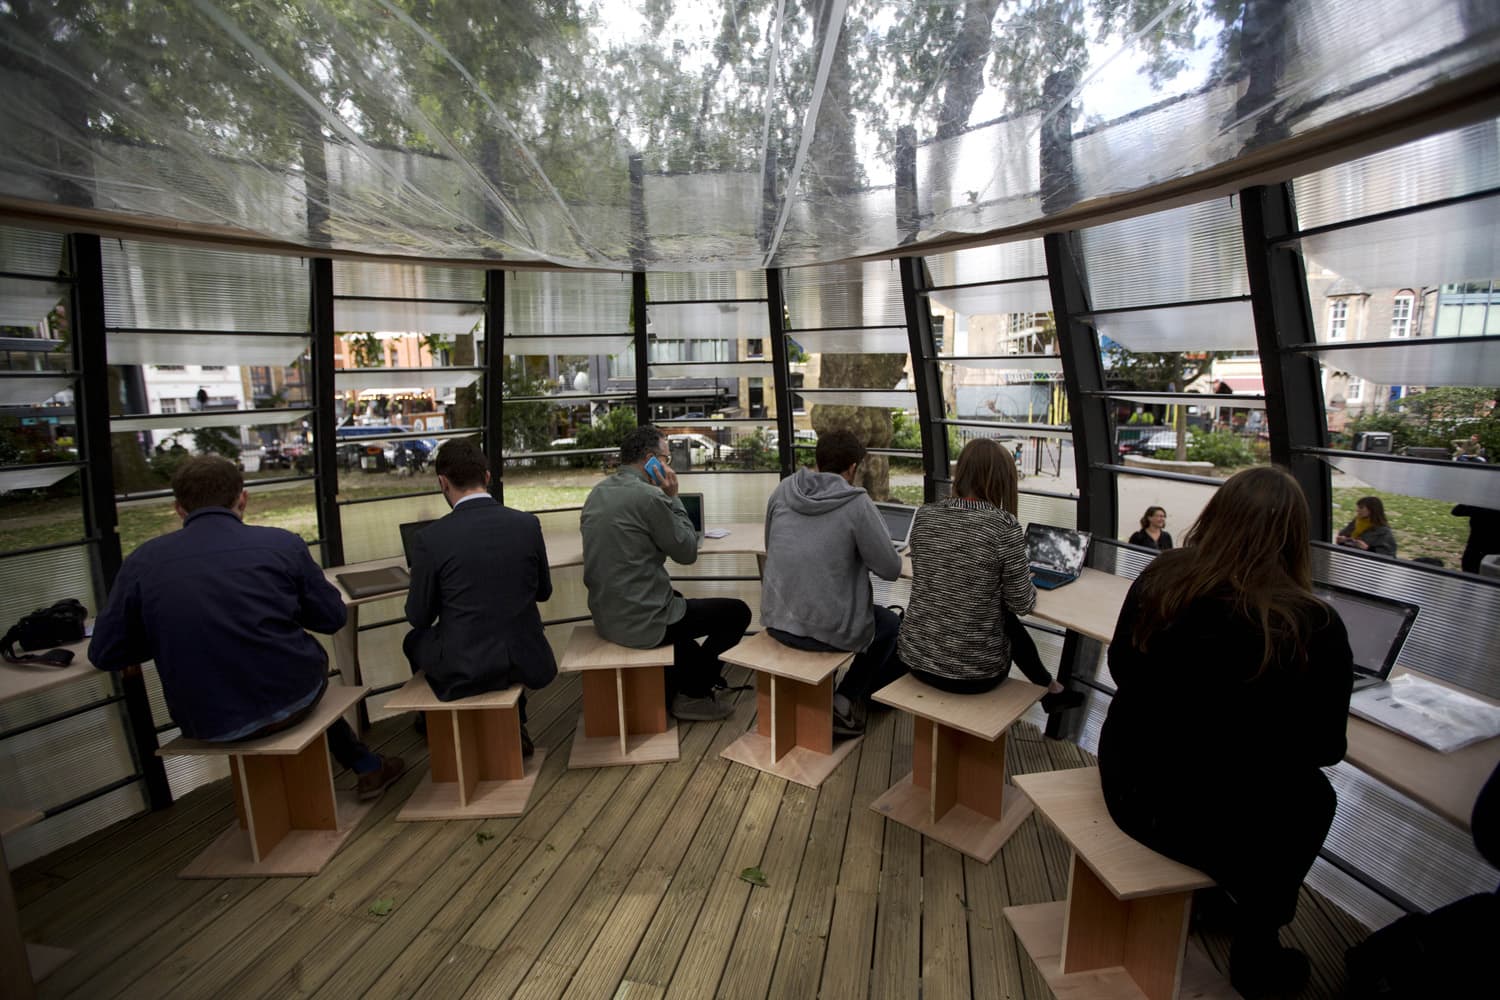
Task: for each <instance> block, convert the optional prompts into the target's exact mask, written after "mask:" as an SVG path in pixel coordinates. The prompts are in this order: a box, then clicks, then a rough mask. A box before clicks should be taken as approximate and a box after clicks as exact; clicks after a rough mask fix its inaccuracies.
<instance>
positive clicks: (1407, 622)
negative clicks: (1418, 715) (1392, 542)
mask: <svg viewBox="0 0 1500 1000" xmlns="http://www.w3.org/2000/svg"><path fill="white" fill-rule="evenodd" d="M1313 593H1315V594H1317V595H1318V598H1319V599H1320V600H1323V601H1326V602H1328V604H1329V605H1330V606H1331V607H1332V608H1333V610H1335V611H1337V612H1338V613H1339V617H1340V618H1342V619H1343V620H1344V628H1345V629H1347V630H1348V632H1349V648H1350V649H1351V650H1352V651H1353V652H1354V669H1355V670H1357V671H1358V672H1359V673H1362V674H1373V675H1375V676H1376V677H1380V678H1382V679H1384V678H1385V677H1387V676H1389V675H1390V672H1391V668H1392V667H1394V666H1395V665H1396V657H1398V656H1400V655H1401V646H1402V645H1403V644H1404V643H1405V642H1406V635H1407V633H1408V632H1410V631H1411V627H1412V623H1413V622H1415V621H1416V620H1417V611H1418V610H1419V609H1418V607H1417V606H1416V605H1415V604H1408V603H1407V602H1406V601H1397V600H1393V599H1392V598H1389V597H1377V596H1375V595H1374V594H1365V593H1361V592H1360V591H1357V590H1350V589H1348V588H1347V587H1335V586H1334V585H1332V584H1328V583H1315V584H1313Z"/></svg>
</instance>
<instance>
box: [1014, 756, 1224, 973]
mask: <svg viewBox="0 0 1500 1000" xmlns="http://www.w3.org/2000/svg"><path fill="white" fill-rule="evenodd" d="M1015 782H1016V786H1017V787H1018V788H1020V789H1021V791H1023V792H1025V793H1026V795H1027V796H1028V797H1029V798H1030V799H1031V800H1032V801H1033V802H1034V803H1036V808H1037V809H1038V810H1040V812H1041V814H1042V815H1043V816H1045V817H1046V818H1047V821H1048V822H1049V823H1051V824H1052V825H1053V826H1055V827H1057V832H1058V833H1060V834H1062V836H1063V839H1064V840H1066V841H1067V842H1068V845H1069V846H1070V847H1072V848H1073V866H1072V871H1071V873H1070V874H1069V877H1068V898H1067V901H1066V902H1061V903H1037V904H1033V905H1031V906H1007V907H1006V908H1005V919H1006V920H1009V921H1010V925H1011V927H1012V928H1013V929H1014V930H1015V932H1016V937H1017V938H1018V939H1019V940H1020V942H1021V947H1023V948H1025V949H1026V953H1027V954H1028V955H1030V956H1031V960H1032V961H1033V962H1035V963H1036V965H1037V969H1038V971H1040V972H1041V974H1042V978H1043V979H1045V980H1046V981H1047V985H1048V986H1049V987H1051V988H1052V991H1053V992H1054V993H1056V994H1057V995H1058V996H1059V997H1062V996H1084V995H1087V996H1090V997H1132V998H1134V997H1139V996H1141V995H1142V994H1144V995H1145V996H1146V997H1148V998H1149V1000H1171V998H1174V997H1177V996H1178V995H1179V994H1180V993H1186V994H1187V995H1190V996H1192V997H1195V998H1220V997H1222V998H1225V1000H1228V998H1231V997H1237V996H1239V994H1237V993H1235V992H1234V990H1233V989H1231V988H1230V986H1229V984H1228V983H1227V982H1225V981H1224V980H1223V979H1222V978H1220V976H1219V974H1218V972H1217V971H1216V970H1215V969H1214V967H1213V965H1212V964H1211V963H1210V962H1209V960H1208V956H1207V955H1206V954H1204V953H1203V952H1202V951H1201V950H1199V949H1198V948H1196V947H1194V948H1191V949H1190V948H1188V946H1187V944H1188V914H1189V911H1190V910H1191V908H1192V902H1193V890H1194V889H1203V888H1207V887H1208V886H1211V885H1213V884H1214V881H1213V879H1211V878H1209V877H1208V876H1207V875H1205V874H1203V873H1202V872H1200V871H1198V870H1196V869H1193V868H1189V867H1187V866H1186V865H1181V864H1178V863H1177V862H1175V861H1172V860H1171V859H1169V858H1164V857H1162V856H1161V855H1160V854H1157V853H1156V852H1155V851H1153V850H1151V849H1150V848H1149V847H1146V846H1145V845H1144V844H1141V843H1139V842H1137V841H1135V840H1132V839H1131V838H1130V837H1128V836H1126V835H1125V833H1124V832H1123V831H1122V830H1121V829H1120V828H1119V827H1117V826H1115V824H1114V821H1113V820H1111V819H1110V818H1109V810H1108V809H1107V808H1105V805H1104V793H1103V792H1102V791H1100V788H1099V770H1098V768H1093V767H1084V768H1078V769H1076V770H1071V771H1044V772H1041V773H1038V774H1018V775H1016V778H1015Z"/></svg>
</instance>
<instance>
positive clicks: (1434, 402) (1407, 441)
mask: <svg viewBox="0 0 1500 1000" xmlns="http://www.w3.org/2000/svg"><path fill="white" fill-rule="evenodd" d="M1497 398H1500V388H1481V387H1470V386H1439V387H1436V388H1432V389H1428V390H1427V391H1426V392H1419V393H1416V394H1414V395H1411V396H1407V397H1406V398H1404V399H1401V400H1398V401H1396V402H1395V403H1394V404H1393V405H1392V406H1391V408H1390V409H1387V410H1381V411H1377V412H1373V413H1362V414H1360V415H1359V416H1358V417H1356V418H1355V419H1353V420H1351V421H1349V423H1348V424H1346V425H1345V427H1344V434H1343V438H1344V440H1343V441H1340V442H1339V443H1341V444H1349V443H1352V442H1353V440H1354V435H1355V434H1357V433H1359V432H1361V431H1386V432H1388V433H1389V434H1390V435H1391V446H1392V448H1393V449H1395V450H1396V451H1400V450H1401V449H1403V448H1414V447H1415V448H1443V449H1447V450H1449V451H1451V450H1452V448H1453V442H1454V441H1455V440H1457V439H1461V438H1467V437H1468V436H1469V435H1471V434H1478V435H1479V443H1480V444H1482V445H1483V446H1484V449H1485V451H1487V452H1488V453H1489V454H1490V455H1491V456H1494V455H1500V412H1497V409H1496V408H1495V407H1494V406H1493V405H1492V404H1493V403H1494V401H1495V400H1496V399H1497Z"/></svg>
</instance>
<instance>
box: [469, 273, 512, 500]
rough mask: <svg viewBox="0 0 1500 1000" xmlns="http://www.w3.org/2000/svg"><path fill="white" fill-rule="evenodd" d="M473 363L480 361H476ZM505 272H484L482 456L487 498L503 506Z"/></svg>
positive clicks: (481, 382) (476, 358)
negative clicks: (486, 468)
mask: <svg viewBox="0 0 1500 1000" xmlns="http://www.w3.org/2000/svg"><path fill="white" fill-rule="evenodd" d="M475 360H476V361H477V360H479V358H478V357H477V355H476V357H475ZM504 362H505V272H504V271H499V270H490V271H486V272H484V364H483V366H482V368H483V372H484V374H482V375H481V376H480V384H481V389H480V392H481V393H482V395H483V399H482V402H483V404H484V413H483V416H482V418H481V419H482V421H483V423H484V453H485V456H486V458H487V459H488V461H489V465H490V495H491V496H493V497H494V498H495V499H496V500H499V501H500V502H501V503H504V502H505V458H504V453H505V441H504V433H505V430H504V427H505V399H504V392H505V377H504V371H503V369H504Z"/></svg>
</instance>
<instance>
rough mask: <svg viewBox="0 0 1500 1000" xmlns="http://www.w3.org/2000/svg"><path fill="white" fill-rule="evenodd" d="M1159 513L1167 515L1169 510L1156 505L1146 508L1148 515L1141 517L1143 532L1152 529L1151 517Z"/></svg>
mask: <svg viewBox="0 0 1500 1000" xmlns="http://www.w3.org/2000/svg"><path fill="white" fill-rule="evenodd" d="M1157 511H1161V512H1162V513H1163V514H1165V513H1166V512H1167V508H1165V507H1158V506H1156V505H1155V504H1152V505H1151V506H1150V507H1147V508H1146V513H1144V514H1142V515H1141V530H1142V531H1145V530H1146V529H1147V528H1149V527H1151V515H1152V514H1155V513H1156V512H1157Z"/></svg>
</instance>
